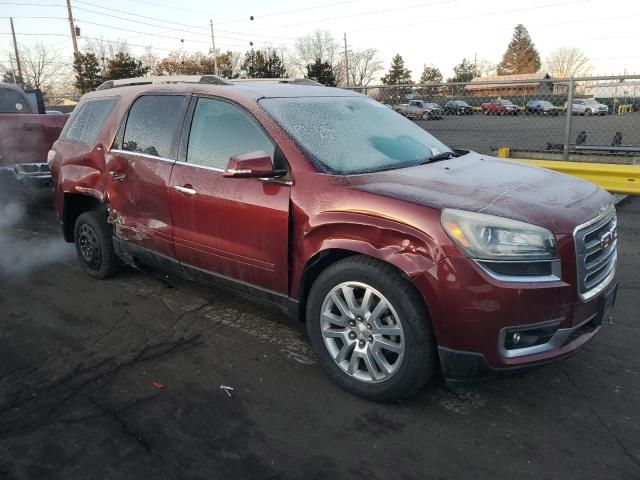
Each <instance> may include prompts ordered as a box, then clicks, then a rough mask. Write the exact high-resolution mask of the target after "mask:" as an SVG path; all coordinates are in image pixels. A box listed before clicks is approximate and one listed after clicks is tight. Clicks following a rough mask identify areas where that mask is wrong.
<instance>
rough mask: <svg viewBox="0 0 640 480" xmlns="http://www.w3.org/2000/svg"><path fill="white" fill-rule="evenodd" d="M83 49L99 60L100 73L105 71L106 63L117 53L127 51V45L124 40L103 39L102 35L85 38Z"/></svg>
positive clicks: (103, 73)
mask: <svg viewBox="0 0 640 480" xmlns="http://www.w3.org/2000/svg"><path fill="white" fill-rule="evenodd" d="M85 50H88V51H90V52H92V53H94V54H95V55H96V57H97V58H98V61H99V62H100V67H101V69H102V75H106V73H107V63H108V62H109V59H110V58H113V57H115V56H116V54H118V53H129V46H128V45H127V41H126V40H120V39H117V40H105V38H104V37H98V38H87V39H86V40H85Z"/></svg>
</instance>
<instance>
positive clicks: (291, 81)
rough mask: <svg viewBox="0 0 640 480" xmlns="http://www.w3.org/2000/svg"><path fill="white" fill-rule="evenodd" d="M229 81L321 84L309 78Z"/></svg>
mask: <svg viewBox="0 0 640 480" xmlns="http://www.w3.org/2000/svg"><path fill="white" fill-rule="evenodd" d="M229 82H231V83H290V84H293V85H311V86H316V87H322V86H323V85H322V84H321V83H319V82H316V81H315V80H311V79H309V78H236V79H233V80H229Z"/></svg>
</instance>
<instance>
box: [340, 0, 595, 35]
mask: <svg viewBox="0 0 640 480" xmlns="http://www.w3.org/2000/svg"><path fill="white" fill-rule="evenodd" d="M589 1H590V0H571V1H568V2H559V3H547V4H545V5H536V6H533V7H524V8H512V9H510V10H499V11H493V12H485V13H476V14H473V15H466V16H460V15H456V16H454V17H445V18H442V17H439V18H438V21H439V22H443V21H446V20H465V19H470V18H473V19H475V18H479V17H489V16H492V15H503V14H505V13H517V12H527V11H530V10H540V9H545V8H552V7H559V6H563V5H575V4H577V3H586V2H589ZM432 22H433V19H429V20H424V21H420V22H413V23H402V24H396V25H386V26H384V27H381V26H376V27H365V28H358V29H355V30H351V32H364V31H367V30H387V29H393V28H406V27H412V26H415V25H424V24H425V23H432Z"/></svg>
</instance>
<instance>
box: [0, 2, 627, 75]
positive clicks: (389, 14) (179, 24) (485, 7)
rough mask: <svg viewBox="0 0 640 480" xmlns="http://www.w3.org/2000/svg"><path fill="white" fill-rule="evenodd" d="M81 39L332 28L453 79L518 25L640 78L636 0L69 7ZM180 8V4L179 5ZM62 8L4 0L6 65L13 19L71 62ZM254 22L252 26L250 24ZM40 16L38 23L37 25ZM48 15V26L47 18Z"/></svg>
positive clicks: (600, 69) (197, 47)
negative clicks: (457, 69)
mask: <svg viewBox="0 0 640 480" xmlns="http://www.w3.org/2000/svg"><path fill="white" fill-rule="evenodd" d="M71 3H72V8H73V16H74V18H75V21H76V25H77V26H78V27H80V29H81V37H80V38H79V39H78V41H79V46H80V49H81V50H82V48H83V46H84V45H85V40H84V38H86V37H92V38H98V37H103V38H105V39H107V40H112V41H117V40H126V41H127V43H128V44H129V46H130V49H131V51H132V53H134V54H142V53H143V52H144V50H145V47H147V46H150V47H151V48H152V49H153V51H154V53H156V54H157V55H159V56H162V55H165V54H167V53H169V51H172V50H180V49H184V50H186V51H189V52H193V51H202V52H208V51H209V48H210V45H211V43H210V42H211V38H210V28H209V20H210V19H212V20H213V25H214V32H215V37H216V47H217V48H218V49H220V50H227V49H230V50H235V51H241V52H243V51H245V50H247V49H249V48H250V45H249V42H253V44H254V47H255V48H259V47H264V46H267V45H269V46H272V47H276V48H278V49H279V50H280V49H283V50H284V52H285V57H286V56H287V55H288V52H293V50H294V48H293V46H294V44H295V39H296V38H297V37H300V36H304V35H307V34H309V33H311V32H313V31H314V30H315V29H321V30H328V31H330V32H331V33H332V35H333V36H334V37H335V38H336V39H337V40H340V41H341V42H342V41H343V35H344V34H345V33H346V35H347V41H348V48H349V49H361V48H376V49H378V51H379V52H380V57H381V59H382V60H383V62H384V66H385V70H386V69H388V67H389V64H390V62H391V58H392V57H393V55H395V54H396V53H399V54H401V55H402V56H403V57H404V59H405V63H406V65H407V67H408V68H409V69H410V70H411V71H412V76H413V79H414V80H417V79H418V78H419V77H420V73H421V71H422V68H423V65H425V64H426V65H433V66H436V67H438V68H439V69H440V70H441V71H442V73H443V75H444V76H445V78H446V77H448V76H451V75H452V67H453V66H454V65H456V64H458V63H460V61H461V60H462V59H463V58H467V59H469V60H471V61H473V60H474V59H475V58H477V60H478V61H480V60H486V61H490V62H493V63H497V62H499V61H500V59H501V57H502V54H503V53H504V51H505V49H506V47H507V44H508V43H509V40H510V38H511V36H512V34H513V29H514V27H515V25H516V24H518V23H522V24H524V25H525V26H526V27H527V29H528V30H529V33H530V34H531V37H532V39H533V41H534V43H535V45H536V47H537V48H538V51H539V52H540V56H541V58H542V59H543V60H544V58H545V57H546V56H547V55H548V54H549V53H550V52H552V51H553V50H554V49H555V48H557V47H561V46H568V47H578V48H580V49H582V50H583V51H584V52H585V53H586V54H587V56H588V57H589V58H590V59H591V64H592V66H593V73H594V74H599V75H609V74H624V73H627V74H631V73H640V49H638V48H637V47H638V45H639V44H640V2H639V1H637V0H609V1H608V2H603V1H602V0H529V1H526V2H525V1H515V0H482V1H478V0H426V1H417V0H394V1H392V2H390V1H382V0H310V1H308V2H300V1H291V0H268V1H249V0H233V1H231V2H229V1H224V2H223V1H220V0H217V1H209V2H204V1H198V0H181V1H180V2H172V1H171V0H110V1H109V2H105V1H101V0H89V1H84V0H83V1H81V0H72V1H71ZM178 5H179V6H178ZM66 15H67V11H66V4H65V1H64V0H14V1H12V2H5V1H3V0H0V62H1V63H2V65H4V66H5V67H6V66H8V60H9V53H10V52H12V49H13V46H12V43H11V35H10V32H11V29H10V23H9V18H8V17H10V16H12V17H14V24H15V29H16V33H17V34H18V42H19V43H21V44H25V45H30V44H33V43H35V42H36V41H42V42H44V43H45V44H47V45H49V46H50V48H52V49H55V50H57V51H58V52H59V57H60V59H61V60H62V61H66V60H67V59H70V58H71V54H72V52H73V50H72V43H71V37H70V34H69V23H68V20H67V19H66ZM251 16H253V20H251V19H250V17H251ZM33 17H39V18H33ZM43 17H46V18H43Z"/></svg>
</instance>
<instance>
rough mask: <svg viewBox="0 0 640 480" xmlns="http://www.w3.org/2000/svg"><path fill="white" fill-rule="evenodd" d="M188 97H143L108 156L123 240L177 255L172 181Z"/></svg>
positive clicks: (111, 190) (112, 203)
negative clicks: (171, 191)
mask: <svg viewBox="0 0 640 480" xmlns="http://www.w3.org/2000/svg"><path fill="white" fill-rule="evenodd" d="M187 104H188V96H187V95H159V94H153V95H142V96H140V97H138V98H137V99H136V100H135V101H134V103H133V104H132V106H131V108H130V110H129V113H128V116H127V120H126V122H124V123H123V125H122V126H121V129H120V130H121V131H120V132H119V133H118V136H117V138H116V141H115V142H114V146H113V147H112V149H111V151H110V152H109V153H108V155H107V164H106V170H107V182H108V188H107V192H108V197H109V198H108V201H109V205H110V207H111V209H112V212H111V221H112V222H113V224H114V230H115V235H116V237H117V238H119V239H120V240H125V241H127V242H129V243H130V244H133V245H136V246H138V247H142V248H143V249H146V250H148V251H151V252H152V253H156V254H160V255H163V256H167V257H170V258H174V257H175V251H174V247H173V221H172V219H171V211H170V208H169V195H168V188H169V179H170V177H171V171H172V169H173V165H174V163H175V159H176V152H177V142H178V140H179V135H180V129H181V128H182V122H183V120H184V114H185V111H186V107H187Z"/></svg>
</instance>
